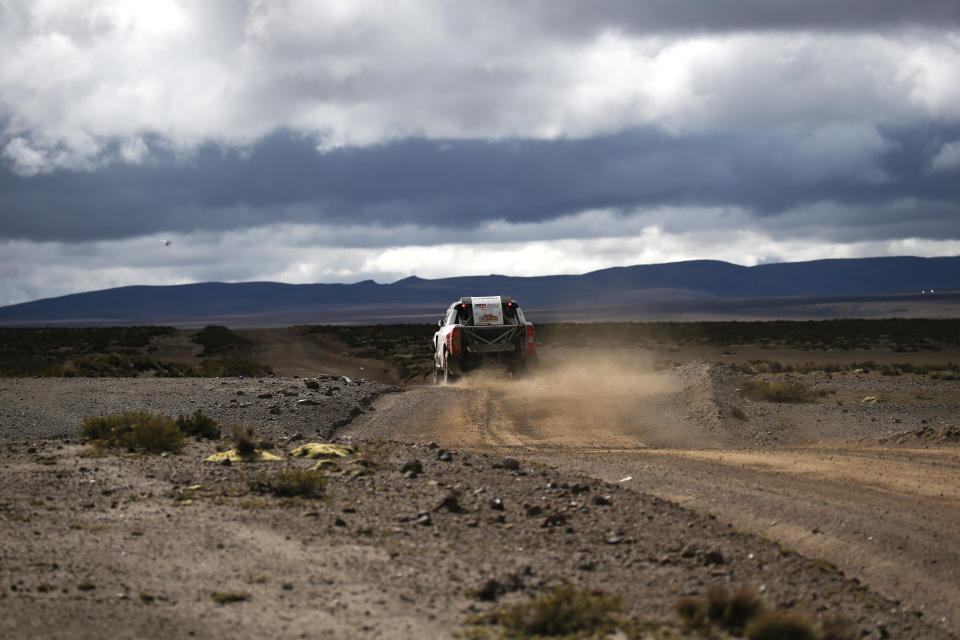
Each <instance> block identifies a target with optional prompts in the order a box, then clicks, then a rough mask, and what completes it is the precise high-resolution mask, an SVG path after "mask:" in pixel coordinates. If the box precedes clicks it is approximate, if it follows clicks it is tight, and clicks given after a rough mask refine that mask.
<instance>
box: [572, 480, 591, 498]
mask: <svg viewBox="0 0 960 640" xmlns="http://www.w3.org/2000/svg"><path fill="white" fill-rule="evenodd" d="M589 491H590V487H589V486H588V485H585V484H580V483H579V482H576V483H574V484H573V485H571V487H570V493H572V494H574V495H577V494H580V493H587V492H589Z"/></svg>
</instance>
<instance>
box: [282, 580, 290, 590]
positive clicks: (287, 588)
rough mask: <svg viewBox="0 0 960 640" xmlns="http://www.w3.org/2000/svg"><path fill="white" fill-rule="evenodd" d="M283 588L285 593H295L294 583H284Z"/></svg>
mask: <svg viewBox="0 0 960 640" xmlns="http://www.w3.org/2000/svg"><path fill="white" fill-rule="evenodd" d="M281 588H282V589H283V590H284V591H293V583H292V582H284V583H283V586H282V587H281Z"/></svg>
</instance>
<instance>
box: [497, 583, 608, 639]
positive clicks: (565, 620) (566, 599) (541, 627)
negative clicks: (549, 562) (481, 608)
mask: <svg viewBox="0 0 960 640" xmlns="http://www.w3.org/2000/svg"><path fill="white" fill-rule="evenodd" d="M622 608H623V604H622V602H621V600H620V596H606V595H602V594H597V593H594V592H592V591H590V590H589V589H583V588H578V587H575V586H573V585H571V584H562V585H559V586H557V587H555V588H554V589H553V592H552V593H550V594H548V595H546V596H544V597H542V598H536V599H533V600H530V601H528V602H521V603H520V604H517V605H514V606H512V607H510V608H508V609H506V610H503V611H500V612H498V613H496V614H495V617H496V620H497V621H498V622H499V624H500V627H501V629H502V630H503V634H504V635H505V636H506V637H509V638H526V637H538V636H548V637H594V636H596V637H604V636H605V635H606V634H608V633H609V632H611V631H613V630H615V629H616V628H618V627H619V621H618V620H617V614H618V613H620V611H621V610H622Z"/></svg>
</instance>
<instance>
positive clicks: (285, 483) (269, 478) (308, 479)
mask: <svg viewBox="0 0 960 640" xmlns="http://www.w3.org/2000/svg"><path fill="white" fill-rule="evenodd" d="M326 487H327V480H326V478H324V477H323V476H322V475H320V474H319V473H314V472H313V471H301V470H299V469H289V470H280V471H276V472H274V473H267V472H265V471H261V472H260V473H258V474H257V476H256V478H254V479H253V480H252V481H251V483H250V488H251V489H253V490H254V491H257V492H259V493H270V494H273V495H275V496H279V497H281V498H293V497H301V498H321V497H323V493H324V490H325V489H326Z"/></svg>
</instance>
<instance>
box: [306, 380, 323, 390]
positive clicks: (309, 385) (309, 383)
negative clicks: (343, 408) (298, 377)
mask: <svg viewBox="0 0 960 640" xmlns="http://www.w3.org/2000/svg"><path fill="white" fill-rule="evenodd" d="M303 384H305V385H306V386H307V389H319V388H320V383H319V382H317V381H316V380H314V379H312V378H304V379H303Z"/></svg>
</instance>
